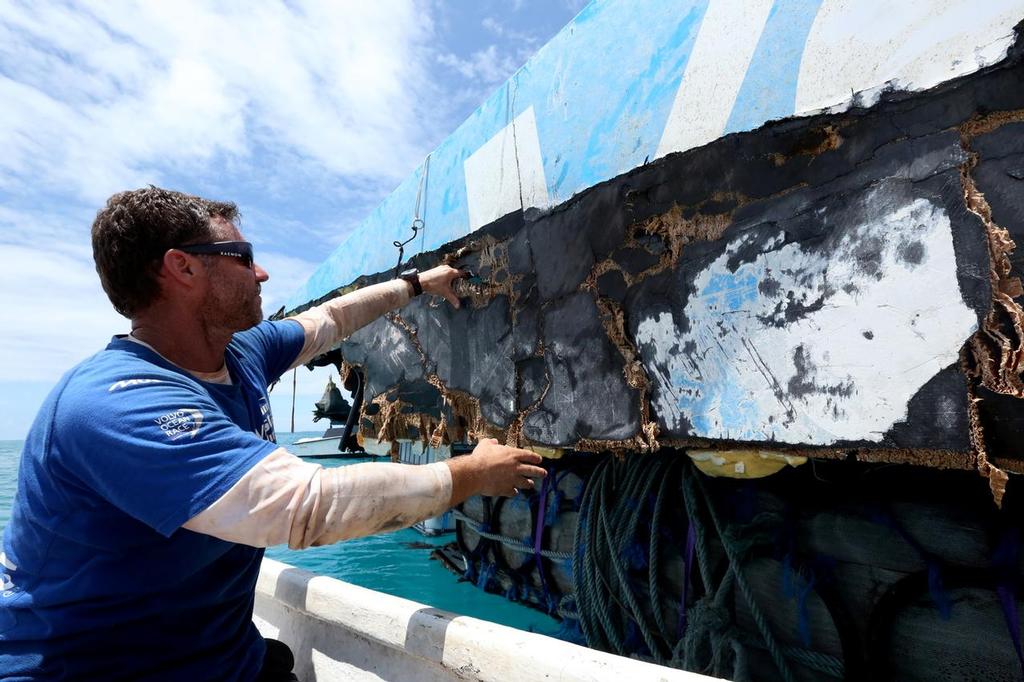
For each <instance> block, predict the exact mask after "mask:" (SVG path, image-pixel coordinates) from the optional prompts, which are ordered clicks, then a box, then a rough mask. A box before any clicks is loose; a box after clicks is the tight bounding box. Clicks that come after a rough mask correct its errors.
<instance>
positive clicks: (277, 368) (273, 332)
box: [234, 319, 306, 386]
mask: <svg viewBox="0 0 1024 682" xmlns="http://www.w3.org/2000/svg"><path fill="white" fill-rule="evenodd" d="M234 341H235V342H236V343H239V344H241V345H243V346H248V348H247V351H248V352H247V353H246V355H247V356H249V357H254V358H260V359H261V360H262V363H263V375H264V377H265V378H266V382H267V385H268V386H269V385H270V384H272V383H274V382H275V381H277V380H278V379H280V378H281V375H282V374H284V373H285V372H287V371H288V370H289V369H291V368H292V367H294V366H296V365H297V364H298V363H297V362H296V359H297V358H298V357H299V352H300V351H301V350H302V346H303V344H305V342H306V332H305V329H304V328H303V326H302V325H301V324H300V323H298V322H296V321H295V320H293V319H287V320H276V321H270V320H264V321H263V322H261V323H259V324H258V325H256V326H255V327H253V328H252V329H247V330H245V331H243V332H238V333H237V334H235V337H234Z"/></svg>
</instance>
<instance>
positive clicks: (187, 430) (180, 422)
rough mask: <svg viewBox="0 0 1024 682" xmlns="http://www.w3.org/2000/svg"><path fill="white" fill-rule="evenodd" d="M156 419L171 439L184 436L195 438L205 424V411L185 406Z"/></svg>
mask: <svg viewBox="0 0 1024 682" xmlns="http://www.w3.org/2000/svg"><path fill="white" fill-rule="evenodd" d="M154 421H155V422H156V424H157V426H159V427H160V430H161V431H163V432H164V435H166V436H167V437H168V438H170V439H171V440H178V439H179V438H181V437H183V436H188V437H189V438H195V437H196V433H198V432H199V427H200V426H202V425H203V413H202V412H200V411H199V410H193V409H191V408H187V407H184V408H182V409H180V410H175V411H174V412H168V413H167V414H165V415H163V416H162V417H160V418H159V419H155V420H154Z"/></svg>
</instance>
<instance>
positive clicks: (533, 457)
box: [512, 448, 544, 464]
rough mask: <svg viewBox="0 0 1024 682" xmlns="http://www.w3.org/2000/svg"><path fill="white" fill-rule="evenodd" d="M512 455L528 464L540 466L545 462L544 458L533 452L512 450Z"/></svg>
mask: <svg viewBox="0 0 1024 682" xmlns="http://www.w3.org/2000/svg"><path fill="white" fill-rule="evenodd" d="M512 454H513V455H514V456H515V458H516V459H517V460H519V461H520V462H528V463H530V464H540V463H541V462H543V461H544V458H543V457H541V456H540V455H538V454H537V453H536V452H534V451H533V450H520V449H519V448H512Z"/></svg>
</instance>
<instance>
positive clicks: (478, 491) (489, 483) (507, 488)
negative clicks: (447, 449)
mask: <svg viewBox="0 0 1024 682" xmlns="http://www.w3.org/2000/svg"><path fill="white" fill-rule="evenodd" d="M542 461H543V459H542V458H541V456H540V455H538V454H537V453H536V452H531V451H529V450H520V449H519V448H510V447H507V446H505V445H499V444H498V441H497V440H495V439H494V438H485V439H483V440H482V441H480V443H479V444H478V445H477V446H476V448H474V450H473V453H472V454H470V455H465V456H463V457H453V458H451V459H449V460H448V468H449V469H451V472H452V501H451V504H452V506H455V505H457V504H459V503H460V502H463V501H465V500H466V499H467V498H469V497H472V496H473V495H490V496H492V497H510V496H512V495H515V494H516V490H517V489H518V490H529V489H531V488H533V487H534V484H533V480H532V479H534V478H543V477H544V476H545V475H547V472H546V471H545V470H544V469H542V468H541V467H539V466H537V465H538V464H540V463H541V462H542Z"/></svg>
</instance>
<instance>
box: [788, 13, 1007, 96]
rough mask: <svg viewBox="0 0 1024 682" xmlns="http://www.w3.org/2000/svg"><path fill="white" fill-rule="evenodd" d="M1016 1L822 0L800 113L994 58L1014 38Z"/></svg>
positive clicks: (912, 85)
mask: <svg viewBox="0 0 1024 682" xmlns="http://www.w3.org/2000/svg"><path fill="white" fill-rule="evenodd" d="M1022 14H1024V3H1022V2H1021V0H983V1H982V2H963V1H962V0H928V1H927V2H921V1H911V2H892V0H824V2H822V4H821V7H820V8H819V9H818V14H817V16H816V17H815V20H814V24H813V25H812V27H811V31H810V34H809V35H808V36H807V43H806V44H805V45H804V53H803V58H802V59H801V62H800V76H799V79H798V81H797V83H798V86H797V94H796V107H795V111H796V112H797V113H801V112H811V111H817V110H821V109H833V110H835V109H845V108H846V107H847V106H849V105H850V104H851V103H852V101H853V98H851V93H862V96H861V101H862V103H863V104H864V105H870V104H873V103H874V100H876V99H877V96H878V94H879V93H880V92H881V90H882V89H884V88H885V87H889V86H890V85H891V86H892V87H894V88H895V89H898V90H910V91H920V90H926V89H928V88H930V87H932V86H934V85H938V84H939V83H942V82H944V81H947V80H950V79H952V78H956V77H957V76H963V75H965V74H968V73H972V72H974V71H977V70H978V69H979V68H982V67H985V66H988V65H990V64H994V63H995V62H997V61H999V60H1000V59H1002V58H1003V57H1004V56H1005V55H1006V51H1007V49H1008V48H1009V47H1010V45H1011V44H1012V43H1013V38H1014V35H1013V25H1014V24H1015V23H1017V22H1018V21H1020V19H1021V17H1022Z"/></svg>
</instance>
